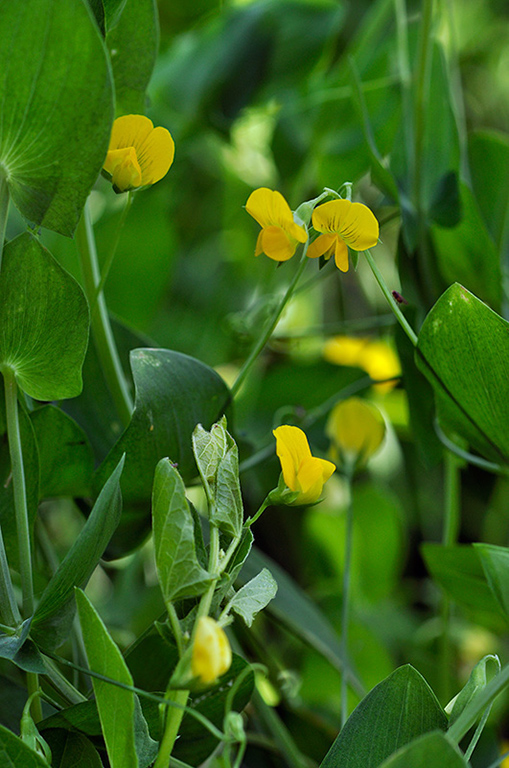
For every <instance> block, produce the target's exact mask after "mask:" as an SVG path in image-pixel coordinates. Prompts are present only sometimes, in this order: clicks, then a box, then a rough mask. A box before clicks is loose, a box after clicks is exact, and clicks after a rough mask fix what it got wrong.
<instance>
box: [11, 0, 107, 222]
mask: <svg viewBox="0 0 509 768" xmlns="http://www.w3.org/2000/svg"><path fill="white" fill-rule="evenodd" d="M1 16H2V40H1V43H0V72H1V76H0V103H1V104H2V121H1V125H0V172H3V173H5V175H6V178H7V181H8V185H9V191H10V194H11V196H12V199H13V201H14V203H15V205H16V206H17V207H18V208H19V210H20V211H21V213H22V214H23V216H25V217H26V218H27V219H29V220H30V221H33V222H35V223H36V224H38V225H40V224H42V225H43V226H45V227H48V228H49V229H54V230H56V231H57V232H60V233H61V234H64V235H69V236H70V235H72V234H73V232H74V230H75V228H76V225H77V223H78V220H79V217H80V214H81V211H82V209H83V206H84V204H85V201H86V199H87V196H88V193H89V192H90V189H91V188H92V185H93V184H94V182H95V180H96V179H97V176H98V174H99V172H100V170H101V167H102V164H103V161H104V158H105V156H106V152H107V149H108V143H109V137H110V131H111V123H112V119H113V95H112V83H111V75H110V69H109V64H108V59H107V54H106V50H105V47H104V44H103V42H102V40H101V37H100V34H99V31H98V29H97V27H96V25H95V23H94V21H93V19H92V16H91V13H90V11H89V10H88V8H87V7H86V6H85V4H84V3H83V2H81V0H66V2H63V3H62V2H55V0H24V2H23V3H11V2H9V0H3V1H2V3H1ZM78 105H79V106H78ZM2 169H3V170H2Z"/></svg>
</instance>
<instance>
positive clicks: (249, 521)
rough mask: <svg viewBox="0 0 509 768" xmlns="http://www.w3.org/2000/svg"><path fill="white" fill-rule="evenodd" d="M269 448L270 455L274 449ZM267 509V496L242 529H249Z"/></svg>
mask: <svg viewBox="0 0 509 768" xmlns="http://www.w3.org/2000/svg"><path fill="white" fill-rule="evenodd" d="M271 448H272V450H271V453H272V452H273V451H274V447H273V446H271ZM267 507H270V501H269V497H268V496H266V497H265V499H264V500H263V501H262V504H261V506H260V508H259V509H258V510H257V511H256V512H255V513H254V515H253V517H250V518H249V519H248V520H246V522H245V523H244V527H245V528H251V526H252V525H253V523H256V521H257V520H258V518H259V517H260V515H261V514H262V512H265V510H266V509H267Z"/></svg>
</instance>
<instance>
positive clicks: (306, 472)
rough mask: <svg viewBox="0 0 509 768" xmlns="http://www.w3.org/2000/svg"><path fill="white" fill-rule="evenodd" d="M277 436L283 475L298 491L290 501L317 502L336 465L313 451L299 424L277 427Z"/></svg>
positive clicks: (292, 487)
mask: <svg viewBox="0 0 509 768" xmlns="http://www.w3.org/2000/svg"><path fill="white" fill-rule="evenodd" d="M274 436H275V438H276V453H277V455H278V456H279V460H280V462H281V470H282V472H283V479H284V481H285V483H286V485H287V487H288V488H289V489H290V490H291V491H293V492H294V493H298V496H297V497H296V498H295V499H293V501H291V504H292V505H301V504H314V503H315V502H316V501H318V500H319V498H320V496H321V495H322V490H323V486H324V484H325V483H326V482H327V480H328V479H329V477H330V476H331V475H332V473H333V472H334V470H335V469H336V467H335V466H334V464H333V463H332V462H330V461H326V460H325V459H319V458H317V457H316V456H312V455H311V449H310V447H309V443H308V439H307V437H306V435H305V434H304V432H303V431H302V429H299V427H291V426H288V425H286V424H285V425H283V426H281V427H278V428H277V429H275V430H274Z"/></svg>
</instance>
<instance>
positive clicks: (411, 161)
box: [394, 0, 415, 183]
mask: <svg viewBox="0 0 509 768" xmlns="http://www.w3.org/2000/svg"><path fill="white" fill-rule="evenodd" d="M394 10H395V15H396V29H397V52H398V70H399V76H400V82H401V101H402V107H403V114H404V115H405V119H404V120H403V135H404V140H405V149H406V158H407V166H408V175H409V177H410V179H411V181H412V183H413V178H414V173H415V155H414V135H413V134H414V126H413V118H414V115H413V110H412V98H411V93H412V91H411V83H412V75H411V71H410V63H409V61H410V56H409V52H408V17H407V12H406V3H405V0H394Z"/></svg>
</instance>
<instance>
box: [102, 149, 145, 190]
mask: <svg viewBox="0 0 509 768" xmlns="http://www.w3.org/2000/svg"><path fill="white" fill-rule="evenodd" d="M104 169H105V170H106V171H107V172H108V173H110V174H111V181H112V184H113V186H114V187H116V188H117V189H118V190H119V191H120V192H127V190H128V189H135V188H136V187H139V186H140V185H141V168H140V166H139V163H138V159H137V157H136V151H135V149H134V147H126V148H125V149H110V151H109V152H108V154H107V155H106V160H105V161H104Z"/></svg>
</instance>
